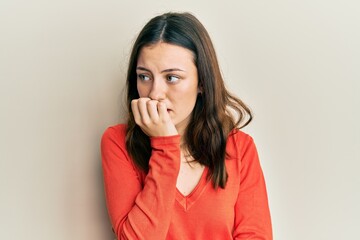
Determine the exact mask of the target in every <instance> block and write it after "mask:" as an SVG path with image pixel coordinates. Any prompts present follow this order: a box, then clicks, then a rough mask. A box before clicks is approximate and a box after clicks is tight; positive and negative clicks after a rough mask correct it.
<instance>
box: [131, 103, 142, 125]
mask: <svg viewBox="0 0 360 240" xmlns="http://www.w3.org/2000/svg"><path fill="white" fill-rule="evenodd" d="M138 101H139V100H138V99H134V100H132V101H131V110H132V113H133V116H134V120H135V122H136V124H139V123H140V122H141V116H140V112H139V108H138Z"/></svg>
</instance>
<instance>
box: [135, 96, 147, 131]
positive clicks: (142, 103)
mask: <svg viewBox="0 0 360 240" xmlns="http://www.w3.org/2000/svg"><path fill="white" fill-rule="evenodd" d="M148 101H150V98H139V101H138V103H137V106H138V109H139V113H140V117H141V123H142V124H145V125H147V124H149V123H150V116H149V113H148V110H147V106H146V105H147V102H148Z"/></svg>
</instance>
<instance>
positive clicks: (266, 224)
mask: <svg viewBox="0 0 360 240" xmlns="http://www.w3.org/2000/svg"><path fill="white" fill-rule="evenodd" d="M240 159H241V172H240V178H241V180H240V190H239V195H238V199H237V202H236V205H235V225H234V226H235V228H234V233H233V237H234V239H236V240H244V239H257V240H272V227H271V218H270V211H269V206H268V198H267V192H266V186H265V180H264V176H263V173H262V170H261V166H260V162H259V158H258V153H257V150H256V147H255V144H254V142H253V140H252V138H251V137H250V136H247V138H246V139H245V140H243V141H242V144H241V145H240Z"/></svg>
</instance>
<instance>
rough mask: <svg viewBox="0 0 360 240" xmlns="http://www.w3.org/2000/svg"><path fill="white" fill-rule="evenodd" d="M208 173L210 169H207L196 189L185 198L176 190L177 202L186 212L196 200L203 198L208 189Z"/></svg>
mask: <svg viewBox="0 0 360 240" xmlns="http://www.w3.org/2000/svg"><path fill="white" fill-rule="evenodd" d="M207 173H208V167H205V168H204V170H203V172H202V174H201V177H200V180H199V182H198V183H197V184H196V186H195V188H194V189H193V190H192V191H191V192H190V193H189V194H188V195H186V196H184V195H183V194H182V193H181V192H180V190H179V189H178V188H176V197H175V198H176V201H177V202H178V203H179V204H180V205H181V206H182V207H183V209H184V210H185V211H188V210H189V209H190V208H191V206H192V205H193V204H194V203H195V202H196V200H197V199H198V198H199V197H200V196H201V194H202V193H203V192H204V190H205V189H206V187H207V183H208V182H209V181H208V180H207V179H206V176H207Z"/></svg>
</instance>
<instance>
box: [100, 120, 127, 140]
mask: <svg viewBox="0 0 360 240" xmlns="http://www.w3.org/2000/svg"><path fill="white" fill-rule="evenodd" d="M126 129H127V125H126V124H116V125H112V126H109V127H107V128H106V129H105V131H104V133H103V135H102V141H106V140H111V141H115V142H117V143H124V142H125V137H126Z"/></svg>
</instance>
